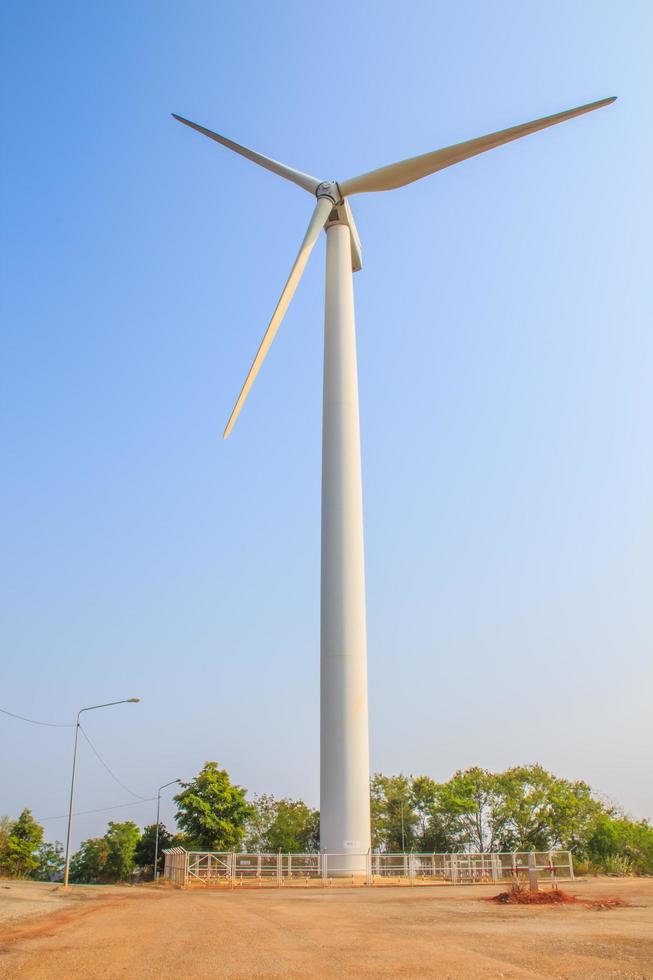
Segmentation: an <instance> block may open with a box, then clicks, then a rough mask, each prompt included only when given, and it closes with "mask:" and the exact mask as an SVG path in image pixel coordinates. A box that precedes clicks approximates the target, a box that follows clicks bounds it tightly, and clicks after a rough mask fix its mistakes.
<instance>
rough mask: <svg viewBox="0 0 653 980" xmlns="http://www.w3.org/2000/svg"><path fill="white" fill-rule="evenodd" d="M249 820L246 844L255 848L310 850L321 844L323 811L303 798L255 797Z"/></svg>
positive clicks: (309, 851)
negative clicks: (308, 803) (307, 803)
mask: <svg viewBox="0 0 653 980" xmlns="http://www.w3.org/2000/svg"><path fill="white" fill-rule="evenodd" d="M252 809H253V812H252V815H251V816H250V818H249V820H248V823H247V848H248V850H252V851H279V850H280V851H283V852H284V853H295V854H297V853H303V854H306V853H311V852H313V851H318V850H319V848H320V814H319V811H318V810H312V809H311V808H310V807H309V806H307V805H306V803H304V802H303V800H290V799H283V800H275V798H274V797H273V796H270V795H267V794H265V795H263V796H256V797H254V801H253V803H252Z"/></svg>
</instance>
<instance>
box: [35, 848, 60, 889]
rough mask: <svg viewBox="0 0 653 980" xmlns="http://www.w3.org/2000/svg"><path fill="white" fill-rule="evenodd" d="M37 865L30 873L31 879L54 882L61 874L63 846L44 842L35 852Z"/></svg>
mask: <svg viewBox="0 0 653 980" xmlns="http://www.w3.org/2000/svg"><path fill="white" fill-rule="evenodd" d="M36 859H37V862H38V863H37V865H36V867H35V868H34V871H33V872H32V878H36V880H37V881H56V880H57V879H58V878H60V877H61V875H62V874H63V869H64V853H63V844H62V843H61V842H60V841H58V840H57V841H55V842H54V844H49V843H47V842H46V841H44V842H43V843H42V844H39V846H38V848H37V851H36Z"/></svg>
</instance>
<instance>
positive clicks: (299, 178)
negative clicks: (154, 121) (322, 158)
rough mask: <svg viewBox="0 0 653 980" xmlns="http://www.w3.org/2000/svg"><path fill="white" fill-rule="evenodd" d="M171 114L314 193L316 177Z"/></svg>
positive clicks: (317, 180)
mask: <svg viewBox="0 0 653 980" xmlns="http://www.w3.org/2000/svg"><path fill="white" fill-rule="evenodd" d="M172 116H173V118H174V119H176V120H177V121H178V122H180V123H183V124H184V125H185V126H190V128H191V129H196V130H197V132H198V133H203V134H204V136H208V137H209V139H212V140H215V141H216V143H222V145H223V146H226V147H228V148H229V149H230V150H233V151H234V153H240V155H241V156H242V157H246V158H247V159H248V160H252V161H253V162H254V163H258V165H259V166H260V167H265V169H266V170H271V171H272V173H273V174H278V175H279V177H285V178H286V180H292V182H293V183H294V184H299V186H300V187H303V188H304V190H305V191H309V192H310V193H311V194H314V193H315V191H316V190H317V188H318V185H319V184H320V183H321V181H320V180H319V179H318V178H317V177H311V175H310V174H305V173H302V171H301V170H295V169H294V167H287V166H286V164H285V163H279V161H278V160H271V159H270V157H266V156H264V155H263V154H262V153H257V152H256V150H250V149H249V148H248V147H247V146H241V145H240V143H234V141H233V140H229V139H227V137H226V136H220V135H219V134H218V133H214V132H213V131H212V130H210V129H205V128H204V126H200V125H199V124H198V123H194V122H191V121H190V119H184V117H183V116H178V115H177V114H176V113H175V112H173V113H172Z"/></svg>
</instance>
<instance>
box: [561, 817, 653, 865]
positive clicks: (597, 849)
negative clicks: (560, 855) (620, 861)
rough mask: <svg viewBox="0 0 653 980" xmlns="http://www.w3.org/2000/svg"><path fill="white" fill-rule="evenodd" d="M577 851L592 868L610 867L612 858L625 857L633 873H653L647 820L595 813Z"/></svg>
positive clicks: (651, 839) (652, 837)
mask: <svg viewBox="0 0 653 980" xmlns="http://www.w3.org/2000/svg"><path fill="white" fill-rule="evenodd" d="M578 851H579V853H580V855H581V856H583V857H585V858H587V859H589V861H590V862H591V865H592V867H593V869H594V870H597V871H603V870H606V868H609V867H610V861H611V859H612V858H625V859H626V860H627V862H628V863H629V865H630V866H631V867H632V870H633V872H634V873H635V874H646V875H650V874H653V827H652V826H651V825H650V823H648V821H647V820H642V821H639V822H635V821H633V820H629V819H628V818H627V817H625V816H624V815H623V814H614V813H610V812H604V813H601V814H599V815H598V816H597V818H596V819H595V821H594V823H593V825H592V827H591V828H590V830H589V833H588V834H587V837H586V839H585V840H584V841H583V842H582V844H581V845H580V847H579V848H578Z"/></svg>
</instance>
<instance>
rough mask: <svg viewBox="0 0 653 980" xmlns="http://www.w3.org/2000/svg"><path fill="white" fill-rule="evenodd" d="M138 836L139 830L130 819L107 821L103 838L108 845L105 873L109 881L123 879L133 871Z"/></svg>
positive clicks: (139, 834)
mask: <svg viewBox="0 0 653 980" xmlns="http://www.w3.org/2000/svg"><path fill="white" fill-rule="evenodd" d="M140 836H141V832H140V830H139V829H138V827H137V826H136V824H135V823H134V822H133V821H132V820H125V821H124V822H123V823H114V822H113V820H110V821H109V828H108V830H107V832H106V834H105V835H104V839H105V841H106V842H107V847H108V851H107V862H106V873H107V877H108V878H109V880H110V881H124V880H125V879H126V878H129V877H130V875H131V874H132V873H133V871H134V867H135V865H136V846H137V844H138V841H139V839H140Z"/></svg>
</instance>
